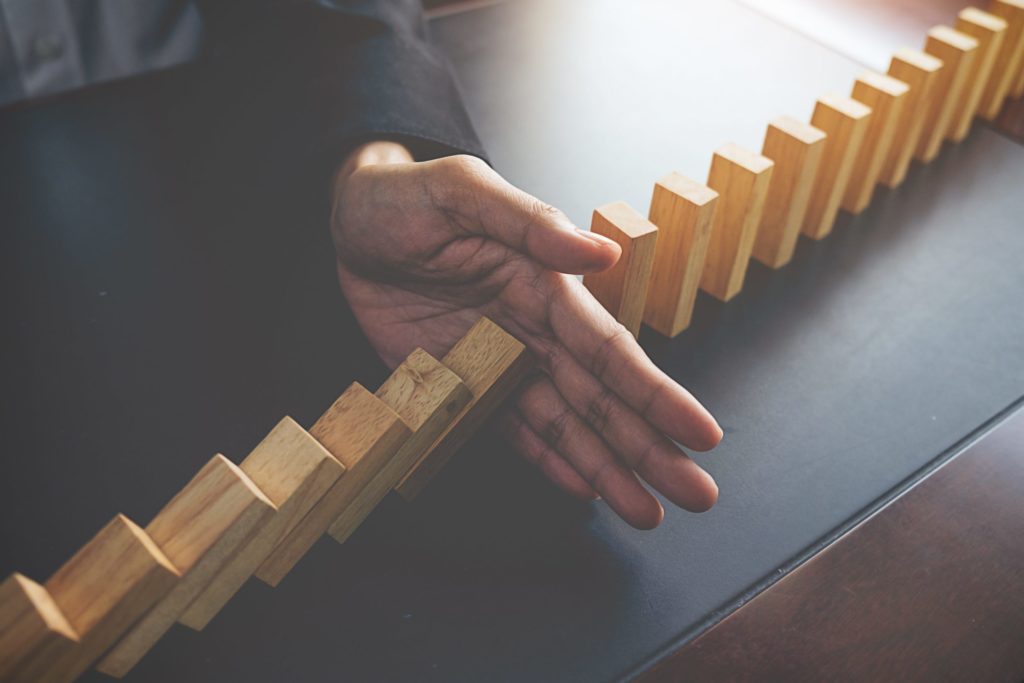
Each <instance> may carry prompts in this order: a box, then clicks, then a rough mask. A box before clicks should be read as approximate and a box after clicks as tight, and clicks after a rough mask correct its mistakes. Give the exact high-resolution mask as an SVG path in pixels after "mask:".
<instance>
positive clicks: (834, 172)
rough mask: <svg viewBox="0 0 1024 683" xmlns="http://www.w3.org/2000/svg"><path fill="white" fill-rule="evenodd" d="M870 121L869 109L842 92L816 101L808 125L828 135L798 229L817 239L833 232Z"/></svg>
mask: <svg viewBox="0 0 1024 683" xmlns="http://www.w3.org/2000/svg"><path fill="white" fill-rule="evenodd" d="M870 122H871V108H870V107H868V106H866V105H863V104H861V103H860V102H857V101H855V100H852V99H850V98H849V97H843V96H842V95H830V96H828V97H823V98H821V99H820V100H818V103H817V104H816V105H815V107H814V114H813V116H812V117H811V124H812V125H814V126H816V127H817V128H820V129H821V130H823V131H825V133H826V134H828V138H827V139H826V140H825V151H824V153H823V154H822V159H821V168H820V169H819V170H818V177H817V179H816V180H815V181H814V189H813V190H811V201H810V206H809V207H808V209H807V214H806V215H805V216H804V224H803V227H802V228H801V232H802V233H803V234H805V235H807V236H808V237H812V238H814V239H816V240H818V239H821V238H822V237H825V236H826V235H828V234H829V233H830V232H832V224H833V223H835V221H836V214H838V213H839V204H840V202H841V201H842V199H843V196H844V195H845V194H846V187H847V186H848V185H849V184H850V176H851V174H852V173H853V164H854V162H855V161H856V159H857V154H858V152H859V150H860V148H861V144H862V143H863V141H864V136H865V135H866V134H867V131H868V124H869V123H870Z"/></svg>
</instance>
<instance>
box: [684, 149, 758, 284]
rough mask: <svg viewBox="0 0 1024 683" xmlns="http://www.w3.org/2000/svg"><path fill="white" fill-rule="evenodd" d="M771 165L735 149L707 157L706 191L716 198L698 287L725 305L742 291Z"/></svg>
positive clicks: (747, 152) (756, 155)
mask: <svg viewBox="0 0 1024 683" xmlns="http://www.w3.org/2000/svg"><path fill="white" fill-rule="evenodd" d="M773 167H774V164H773V163H772V160H771V159H768V158H765V157H763V156H761V155H760V154H757V153H755V152H751V151H750V150H748V149H744V148H743V147H740V146H739V145H736V144H732V143H730V144H728V145H725V146H724V147H720V148H719V149H718V150H717V151H716V152H715V153H714V155H713V156H712V157H711V170H710V171H709V172H708V187H710V188H711V189H712V190H714V191H715V192H717V193H718V194H719V199H718V208H716V209H715V216H714V221H713V223H712V227H711V239H710V241H709V243H708V255H707V258H706V259H705V262H704V271H703V272H702V273H701V277H700V288H701V289H703V290H704V291H705V292H707V293H708V294H710V295H711V296H713V297H715V298H716V299H720V300H721V301H728V300H729V299H731V298H733V297H734V296H736V295H737V294H739V293H740V290H741V289H743V279H744V278H745V277H746V274H747V265H748V264H749V263H750V254H751V252H752V251H753V249H754V241H755V240H756V239H757V228H758V226H759V225H760V223H761V216H762V215H763V214H764V204H765V200H766V199H767V198H768V185H769V183H770V182H771V178H772V168H773Z"/></svg>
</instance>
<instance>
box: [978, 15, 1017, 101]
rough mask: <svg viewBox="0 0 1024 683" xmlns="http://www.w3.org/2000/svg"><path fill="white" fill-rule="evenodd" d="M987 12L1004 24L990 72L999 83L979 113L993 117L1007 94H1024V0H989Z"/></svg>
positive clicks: (1015, 95)
mask: <svg viewBox="0 0 1024 683" xmlns="http://www.w3.org/2000/svg"><path fill="white" fill-rule="evenodd" d="M988 11H989V13H991V14H994V15H996V16H997V17H1000V18H1001V19H1004V20H1005V21H1006V24H1007V26H1006V34H1005V37H1004V38H1003V45H1002V47H1001V48H1000V50H999V53H998V55H997V56H996V65H995V70H994V71H993V76H994V80H996V81H998V82H997V83H996V84H995V85H994V87H993V92H992V93H991V95H992V97H991V99H990V100H988V101H987V109H986V110H985V111H984V112H982V116H984V117H985V118H986V119H989V120H992V119H995V118H996V117H997V116H999V112H1000V110H1001V109H1002V108H1003V101H1004V100H1005V99H1006V97H1007V96H1010V97H1015V98H1016V97H1021V96H1022V95H1024V0H992V2H991V3H990V4H989V7H988ZM986 92H987V91H986ZM983 106H985V105H983Z"/></svg>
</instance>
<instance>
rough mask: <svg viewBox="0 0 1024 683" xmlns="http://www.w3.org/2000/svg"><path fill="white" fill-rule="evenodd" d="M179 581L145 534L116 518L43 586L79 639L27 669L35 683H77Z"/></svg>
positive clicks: (173, 568)
mask: <svg viewBox="0 0 1024 683" xmlns="http://www.w3.org/2000/svg"><path fill="white" fill-rule="evenodd" d="M178 577H179V572H178V570H177V569H176V568H175V566H174V565H173V564H171V561H170V560H169V559H167V557H166V556H165V555H164V553H163V552H162V551H161V550H160V548H158V547H157V545H156V543H154V542H153V540H152V539H151V538H150V537H149V536H148V535H147V534H146V532H145V531H143V530H142V529H140V528H139V527H138V526H137V525H136V524H135V523H134V522H132V521H131V520H129V519H128V518H127V517H125V516H124V515H118V516H116V517H115V518H114V519H113V520H111V521H110V522H109V523H108V524H107V525H106V526H105V527H103V529H101V530H100V532H99V533H97V534H96V535H95V536H93V538H92V540H90V541H89V542H88V543H87V544H85V546H84V547H82V549H81V550H79V551H78V552H77V553H75V555H74V556H73V557H72V558H71V559H70V560H68V561H67V562H66V563H65V564H64V566H63V567H61V568H60V569H58V570H57V572H56V573H55V574H54V575H53V576H51V577H50V579H49V581H47V582H46V584H45V587H46V590H47V592H48V593H49V594H50V597H51V598H53V602H54V604H56V605H57V608H58V609H59V610H60V612H61V613H62V614H63V615H64V617H65V619H67V622H68V623H69V624H70V625H71V628H72V629H73V630H74V632H75V633H77V634H78V645H77V646H76V647H74V648H72V649H71V650H70V651H69V652H67V653H66V654H63V655H61V656H60V657H55V658H53V659H47V660H45V661H41V662H35V663H34V664H32V665H29V667H28V668H27V669H26V670H31V671H33V672H37V673H38V676H37V677H36V678H34V679H33V680H34V681H36V683H68V682H69V681H73V680H74V679H75V678H77V677H78V676H79V675H80V674H82V672H84V671H85V670H86V669H88V668H89V666H90V665H92V664H93V662H95V661H96V660H97V659H98V658H99V657H100V656H101V655H102V654H103V653H104V652H106V651H107V649H109V648H110V646H111V645H113V644H114V643H115V642H116V641H117V639H118V638H120V637H121V635H122V634H124V633H125V632H126V631H127V630H128V629H129V628H130V627H131V626H132V624H134V623H135V622H136V621H138V619H139V617H141V616H142V615H144V614H145V613H146V612H147V611H148V610H149V609H150V608H152V607H153V605H154V604H156V603H157V602H158V601H159V600H160V599H162V598H163V597H164V596H166V595H167V594H168V592H169V591H170V590H172V589H173V587H174V586H175V585H176V584H177V582H178Z"/></svg>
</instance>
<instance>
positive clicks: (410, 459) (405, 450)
mask: <svg viewBox="0 0 1024 683" xmlns="http://www.w3.org/2000/svg"><path fill="white" fill-rule="evenodd" d="M376 396H377V398H379V399H380V400H381V401H383V402H384V404H385V405H387V406H388V407H389V408H391V409H392V410H394V411H395V412H396V413H398V415H399V417H401V418H402V421H403V422H405V424H406V425H408V426H409V429H411V430H412V435H411V436H410V437H409V439H408V440H406V442H405V443H404V444H402V446H401V448H399V449H398V452H396V453H395V454H394V455H393V456H391V457H390V458H388V460H387V462H385V463H384V466H383V467H381V468H380V471H379V472H377V474H376V475H374V477H373V478H372V479H370V481H369V482H367V484H366V486H364V487H363V488H362V490H360V491H359V492H357V493H356V494H355V496H354V497H353V499H352V502H351V503H349V505H347V506H346V507H345V510H344V511H343V512H342V513H341V514H340V515H338V518H337V519H335V520H334V522H333V523H332V524H331V526H330V529H329V530H328V531H329V533H330V534H331V537H333V538H334V540H336V541H337V542H338V543H344V542H345V541H347V540H348V537H349V536H351V535H352V532H354V531H355V530H356V529H357V528H359V525H360V524H362V523H363V520H364V519H366V516H367V515H369V514H370V512H371V511H372V510H373V508H375V507H377V504H378V503H380V501H381V500H383V499H384V496H386V495H387V493H388V491H390V490H391V489H392V488H394V487H395V486H396V485H397V484H398V482H400V481H401V480H402V477H404V476H405V475H406V473H408V472H409V470H410V469H411V468H412V467H413V465H415V464H416V462H417V461H418V460H419V459H420V458H421V457H422V456H423V454H424V453H425V452H426V451H427V449H428V448H430V446H432V445H433V443H434V441H436V440H437V437H439V436H440V435H441V434H442V433H443V432H444V431H445V430H446V429H447V428H448V426H449V425H450V424H451V423H452V421H453V420H454V419H455V418H456V417H458V415H459V414H460V413H461V412H462V409H463V408H465V407H466V406H467V405H469V402H470V400H471V399H472V398H473V394H472V393H471V392H470V390H469V387H467V386H466V385H465V384H463V382H462V380H461V379H459V377H458V375H456V374H455V373H454V372H452V371H451V370H449V369H448V368H447V367H445V366H444V365H442V364H441V362H440V361H438V360H436V359H435V358H433V357H432V356H431V355H430V354H429V353H427V352H426V351H424V350H423V349H416V350H415V351H413V352H412V353H411V354H409V357H408V358H406V359H405V360H404V361H402V364H401V365H399V366H398V367H397V368H395V371H394V372H393V373H391V376H390V377H388V379H387V381H385V382H384V384H382V385H381V387H380V389H378V390H377V392H376Z"/></svg>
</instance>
